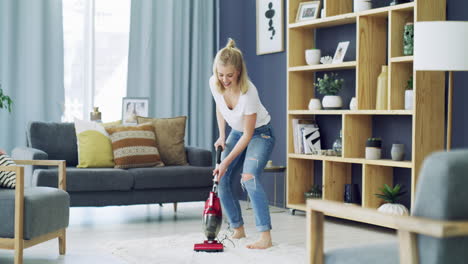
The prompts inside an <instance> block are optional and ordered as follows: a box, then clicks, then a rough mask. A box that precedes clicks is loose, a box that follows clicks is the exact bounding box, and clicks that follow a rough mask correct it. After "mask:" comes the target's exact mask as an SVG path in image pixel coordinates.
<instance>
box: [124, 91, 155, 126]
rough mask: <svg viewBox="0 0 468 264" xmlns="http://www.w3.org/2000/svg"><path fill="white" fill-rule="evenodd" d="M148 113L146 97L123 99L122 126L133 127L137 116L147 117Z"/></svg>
mask: <svg viewBox="0 0 468 264" xmlns="http://www.w3.org/2000/svg"><path fill="white" fill-rule="evenodd" d="M148 113H149V98H148V97H124V98H123V99H122V124H124V125H134V124H136V123H137V116H144V117H147V116H148Z"/></svg>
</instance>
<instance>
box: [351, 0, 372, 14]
mask: <svg viewBox="0 0 468 264" xmlns="http://www.w3.org/2000/svg"><path fill="white" fill-rule="evenodd" d="M371 8H372V2H371V1H370V0H354V12H361V11H365V10H369V9H371Z"/></svg>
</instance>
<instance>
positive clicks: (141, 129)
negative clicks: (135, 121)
mask: <svg viewBox="0 0 468 264" xmlns="http://www.w3.org/2000/svg"><path fill="white" fill-rule="evenodd" d="M106 130H107V132H108V133H109V136H110V139H111V141H112V149H113V151H114V161H115V168H137V167H154V166H164V163H163V162H162V161H161V157H160V155H159V151H158V148H157V147H156V137H155V135H154V128H153V126H152V125H150V124H142V125H138V126H119V127H108V128H106Z"/></svg>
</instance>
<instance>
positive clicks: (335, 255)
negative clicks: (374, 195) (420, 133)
mask: <svg viewBox="0 0 468 264" xmlns="http://www.w3.org/2000/svg"><path fill="white" fill-rule="evenodd" d="M467 186H468V150H458V151H452V152H440V153H435V154H432V155H431V156H429V157H428V158H427V159H426V160H425V161H424V163H423V166H422V169H421V173H420V177H419V182H418V184H417V189H416V197H415V204H414V208H413V210H412V216H390V215H386V214H382V213H379V212H377V211H376V210H372V209H366V208H361V207H356V206H349V205H344V204H342V203H338V202H333V201H322V200H309V201H307V219H308V226H307V228H308V230H307V234H308V241H307V243H308V245H307V249H308V261H309V262H310V263H314V264H322V263H326V264H334V263H346V264H354V263H359V264H366V263H372V264H374V263H379V264H383V263H395V264H397V263H423V264H443V263H450V264H458V263H460V264H461V263H468V192H467V191H466V188H467ZM324 215H330V216H336V217H341V218H347V219H351V220H355V221H359V222H365V223H372V224H378V225H383V226H388V227H393V228H395V229H397V230H398V244H382V245H369V246H361V247H353V248H343V249H335V250H331V251H328V252H326V253H325V254H324V252H323V237H324V234H323V221H324Z"/></svg>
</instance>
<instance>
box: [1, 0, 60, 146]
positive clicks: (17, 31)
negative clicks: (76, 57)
mask: <svg viewBox="0 0 468 264" xmlns="http://www.w3.org/2000/svg"><path fill="white" fill-rule="evenodd" d="M0 83H1V85H2V88H3V91H4V93H6V94H7V95H9V96H10V97H11V98H12V99H13V109H12V113H11V114H10V113H8V111H7V110H5V109H0V124H1V129H0V148H3V149H5V150H7V151H8V152H9V151H11V149H12V148H14V147H15V146H24V145H25V143H26V140H25V128H26V125H27V123H28V121H32V120H42V121H60V118H61V115H62V105H63V103H64V86H63V29H62V0H41V1H37V0H1V1H0Z"/></svg>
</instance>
